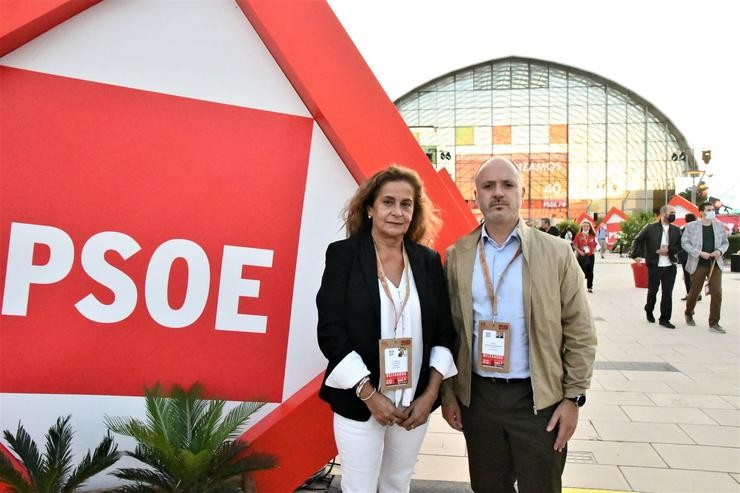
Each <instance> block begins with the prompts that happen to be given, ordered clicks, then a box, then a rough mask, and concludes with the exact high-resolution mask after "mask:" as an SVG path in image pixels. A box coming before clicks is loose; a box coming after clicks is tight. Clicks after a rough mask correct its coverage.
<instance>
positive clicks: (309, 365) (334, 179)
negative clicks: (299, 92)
mask: <svg viewBox="0 0 740 493" xmlns="http://www.w3.org/2000/svg"><path fill="white" fill-rule="evenodd" d="M356 190H357V182H356V181H355V180H354V178H352V175H350V173H349V171H348V170H347V167H346V166H345V165H344V163H343V162H342V160H341V159H340V158H339V156H338V155H337V153H336V151H335V150H334V148H333V147H332V146H331V144H330V143H329V141H328V140H327V138H326V136H325V135H324V133H323V132H322V131H321V128H319V126H318V125H317V124H316V123H314V127H313V138H312V140H311V155H310V157H309V160H308V177H307V179H306V193H305V196H304V199H303V215H302V219H301V233H300V240H299V242H298V258H297V260H296V269H295V284H294V286H293V305H292V308H291V316H290V335H289V336H288V354H287V360H286V363H285V384H284V386H283V401H286V400H287V399H288V398H289V397H290V396H291V395H293V394H294V393H295V392H296V391H297V390H299V389H300V388H302V387H303V386H304V385H306V383H308V382H309V381H310V380H312V379H313V378H314V377H316V375H318V374H319V373H321V372H322V371H324V370H325V369H326V359H325V358H324V355H323V354H321V351H320V350H319V345H318V342H317V340H316V322H317V320H318V318H317V314H316V293H317V292H318V290H319V286H320V285H321V275H322V274H323V273H324V256H325V253H326V247H327V246H328V245H329V243H331V242H332V241H336V240H339V239H342V238H344V237H345V233H344V227H343V221H342V218H341V213H342V210H343V209H344V208H345V207H346V206H347V203H348V202H349V199H350V197H352V194H354V193H355V191H356Z"/></svg>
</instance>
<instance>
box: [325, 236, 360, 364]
mask: <svg viewBox="0 0 740 493" xmlns="http://www.w3.org/2000/svg"><path fill="white" fill-rule="evenodd" d="M342 243H343V242H336V243H332V244H331V245H329V247H328V248H327V249H326V265H325V267H324V275H323V276H322V278H321V287H320V288H319V292H318V293H317V294H316V308H317V309H318V327H317V330H316V332H317V336H318V342H319V348H320V349H321V352H322V353H324V356H325V357H326V359H328V360H329V368H330V369H331V368H333V367H334V366H336V365H337V364H338V363H339V362H340V361H342V359H344V357H345V356H347V355H348V354H349V353H351V352H352V351H353V348H352V345H351V343H350V340H349V335H348V333H347V320H346V316H345V313H346V312H345V308H346V296H347V284H348V280H349V273H350V270H351V262H352V255H351V249H349V248H347V246H346V244H344V245H343V244H342Z"/></svg>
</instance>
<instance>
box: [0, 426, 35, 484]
mask: <svg viewBox="0 0 740 493" xmlns="http://www.w3.org/2000/svg"><path fill="white" fill-rule="evenodd" d="M3 436H4V437H5V441H6V442H8V445H10V449H11V450H12V451H13V452H15V454H16V455H17V456H18V457H19V458H20V460H21V462H22V463H23V466H24V467H25V468H26V471H27V472H28V476H29V477H30V478H31V486H32V487H33V489H35V488H36V481H37V478H39V477H41V475H42V474H43V463H42V460H41V456H40V455H39V450H38V448H37V447H36V442H34V441H33V439H32V438H31V436H30V435H29V434H28V432H26V429H25V428H24V427H23V425H22V424H21V423H20V422H18V429H17V430H16V432H15V436H14V435H13V434H12V433H10V432H9V431H8V430H5V431H4V432H3Z"/></svg>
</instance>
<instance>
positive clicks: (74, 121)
mask: <svg viewBox="0 0 740 493" xmlns="http://www.w3.org/2000/svg"><path fill="white" fill-rule="evenodd" d="M0 87H1V89H2V94H3V98H2V101H0V118H1V120H0V127H1V128H2V132H0V146H1V147H0V156H1V157H0V158H1V159H2V161H3V165H2V166H1V167H0V169H2V181H1V182H0V193H1V194H2V212H1V216H0V217H1V224H0V238H1V239H2V241H0V276H2V277H0V289H2V291H0V295H1V296H2V330H1V331H0V347H2V348H3V353H2V356H3V357H2V358H1V359H0V392H11V393H12V392H18V393H55V394H60V393H61V394H64V393H71V394H102V395H141V393H142V390H143V388H144V386H145V385H151V384H152V383H154V382H153V381H152V378H154V376H156V379H157V380H158V381H160V382H162V383H163V384H170V383H180V384H182V385H187V384H188V383H189V382H193V381H196V380H200V381H202V382H204V383H205V385H206V388H208V389H209V391H210V392H213V393H214V394H215V395H218V396H219V397H222V398H227V399H236V400H246V399H254V398H255V396H259V398H261V399H265V400H268V401H272V402H280V400H281V398H282V391H283V376H284V369H285V353H286V344H287V336H288V324H289V319H290V312H291V300H292V289H293V278H294V274H295V264H296V252H297V247H298V236H299V229H300V217H301V211H302V205H303V196H304V190H305V184H306V172H307V163H308V155H309V148H310V141H311V131H312V126H313V121H312V120H311V119H308V118H302V117H297V116H290V115H283V114H277V113H271V112H266V111H258V110H254V109H246V108H240V107H235V106H228V105H223V104H216V103H209V102H204V101H197V100H189V99H185V98H178V97H174V96H168V95H162V94H156V93H151V92H145V91H138V90H133V89H127V88H121V87H115V86H110V85H105V84H97V83H91V82H85V81H79V80H74V79H67V78H63V77H57V76H52V75H46V74H39V73H35V72H29V71H25V70H18V69H13V68H7V67H0ZM246 355H248V357H247V356H246Z"/></svg>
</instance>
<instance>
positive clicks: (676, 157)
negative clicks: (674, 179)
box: [665, 151, 696, 204]
mask: <svg viewBox="0 0 740 493" xmlns="http://www.w3.org/2000/svg"><path fill="white" fill-rule="evenodd" d="M671 161H683V164H684V167H685V166H686V151H681V152H680V153H675V152H674V153H673V154H671ZM689 173H691V171H689ZM691 193H692V194H694V193H696V187H693V186H692V187H691ZM691 201H692V202H694V200H693V198H692V200H691ZM665 203H666V204H667V203H668V166H666V179H665Z"/></svg>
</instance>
